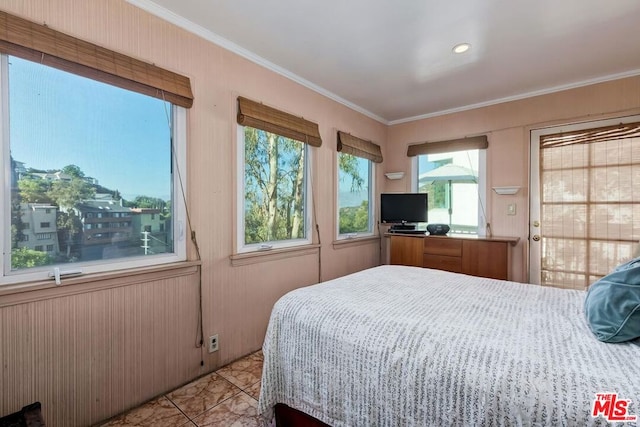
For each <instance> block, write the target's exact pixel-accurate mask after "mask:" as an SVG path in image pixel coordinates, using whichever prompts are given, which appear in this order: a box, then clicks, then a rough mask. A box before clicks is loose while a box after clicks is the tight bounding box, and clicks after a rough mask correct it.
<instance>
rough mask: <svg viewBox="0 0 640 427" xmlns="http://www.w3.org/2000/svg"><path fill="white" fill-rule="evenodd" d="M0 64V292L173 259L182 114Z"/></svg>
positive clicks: (144, 99)
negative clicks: (0, 286)
mask: <svg viewBox="0 0 640 427" xmlns="http://www.w3.org/2000/svg"><path fill="white" fill-rule="evenodd" d="M1 59H2V68H1V76H0V78H1V81H2V86H1V87H2V92H1V93H0V97H1V102H2V105H3V107H4V108H3V111H4V115H3V117H2V125H3V126H2V127H3V129H4V131H3V134H2V146H3V150H2V155H1V160H2V165H3V167H4V170H5V171H8V172H7V173H5V174H4V176H5V177H6V178H5V181H4V184H3V186H2V189H1V194H0V195H1V200H2V204H1V206H2V218H3V230H4V235H3V239H4V257H3V258H2V271H3V283H15V282H20V281H25V280H39V279H45V278H48V277H49V276H50V275H51V274H52V272H53V271H56V273H60V274H62V275H63V276H64V273H65V271H70V270H72V271H74V272H75V273H78V272H81V273H90V272H96V271H105V270H114V269H118V268H128V267H137V266H146V265H150V264H158V263H164V262H172V261H177V260H182V259H185V246H184V239H182V238H181V237H180V233H181V231H182V228H183V226H184V224H183V222H182V221H183V218H184V207H183V202H182V195H181V194H182V193H181V188H180V185H179V184H178V183H179V182H180V181H179V180H178V177H177V173H176V172H177V171H180V172H182V173H183V174H184V172H185V168H184V157H185V155H184V154H185V153H184V149H185V129H184V127H185V123H186V120H185V118H186V114H185V110H184V109H182V108H180V107H177V106H175V105H172V104H171V103H169V102H166V101H163V100H162V99H157V98H154V97H150V96H147V95H142V94H140V93H138V92H133V91H130V90H125V89H121V88H119V87H115V86H111V85H108V84H105V83H101V82H98V81H96V80H92V79H89V78H85V77H80V76H79V75H76V74H71V73H68V72H64V71H60V70H58V69H55V68H51V67H48V66H45V65H41V64H39V63H35V62H31V61H28V60H24V59H21V58H17V57H14V56H8V55H2V58H1ZM172 140H173V147H172ZM154 215H157V216H159V218H160V222H158V220H157V219H156V218H154ZM147 230H148V231H147ZM97 231H100V233H98V232H97ZM29 236H37V237H36V238H33V237H32V239H29ZM43 239H44V240H49V241H50V242H49V243H48V244H47V245H46V251H44V250H43V249H44V248H43V246H42V245H41V244H36V243H38V242H37V241H38V240H43Z"/></svg>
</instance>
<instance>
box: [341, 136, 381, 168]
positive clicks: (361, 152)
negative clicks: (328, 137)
mask: <svg viewBox="0 0 640 427" xmlns="http://www.w3.org/2000/svg"><path fill="white" fill-rule="evenodd" d="M338 151H340V152H342V153H346V154H352V155H354V156H358V157H362V158H364V159H368V160H371V161H372V162H374V163H382V151H381V150H380V146H379V145H378V144H374V143H373V142H371V141H367V140H365V139H361V138H357V137H355V136H353V135H350V134H348V133H346V132H342V131H338Z"/></svg>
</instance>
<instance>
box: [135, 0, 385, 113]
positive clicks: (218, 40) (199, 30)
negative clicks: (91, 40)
mask: <svg viewBox="0 0 640 427" xmlns="http://www.w3.org/2000/svg"><path fill="white" fill-rule="evenodd" d="M126 1H127V3H130V4H132V5H133V6H136V7H138V8H140V9H142V10H145V11H147V12H149V13H151V14H152V15H155V16H157V17H159V18H161V19H163V20H165V21H167V22H170V23H172V24H174V25H176V26H178V27H180V28H182V29H183V30H186V31H189V32H190V33H193V34H195V35H197V36H199V37H201V38H203V39H205V40H207V41H210V42H211V43H214V44H216V45H218V46H220V47H222V48H223V49H226V50H229V51H231V52H233V53H235V54H237V55H239V56H241V57H243V58H245V59H248V60H249V61H251V62H253V63H255V64H258V65H260V66H262V67H264V68H266V69H268V70H270V71H273V72H274V73H277V74H280V75H281V76H284V77H286V78H288V79H289V80H292V81H294V82H296V83H298V84H300V85H302V86H304V87H306V88H308V89H311V90H313V91H314V92H317V93H319V94H320V95H323V96H325V97H327V98H329V99H332V100H333V101H336V102H338V103H340V104H342V105H344V106H346V107H348V108H350V109H352V110H354V111H357V112H358V113H361V114H364V115H365V116H367V117H369V118H372V119H373V120H376V121H378V122H380V123H382V124H384V125H389V121H388V120H386V119H384V118H382V117H380V116H378V115H377V114H374V113H372V112H371V111H369V110H366V109H364V108H362V107H360V106H359V105H356V104H354V103H352V102H350V101H347V100H346V99H344V98H342V97H340V96H338V95H336V94H335V93H333V92H330V91H328V90H326V89H324V88H323V87H320V86H318V85H316V84H314V83H312V82H310V81H309V80H306V79H304V78H302V77H300V76H298V75H297V74H294V73H292V72H291V71H289V70H287V69H285V68H282V67H280V66H279V65H276V64H274V63H273V62H271V61H268V60H266V59H264V58H263V57H261V56H259V55H256V54H255V53H253V52H251V51H249V50H247V49H245V48H243V47H241V46H238V45H237V44H235V43H234V42H232V41H230V40H227V39H225V38H224V37H222V36H220V35H218V34H216V33H214V32H213V31H210V30H207V29H206V28H204V27H202V26H200V25H198V24H196V23H194V22H192V21H189V20H188V19H185V18H184V17H182V16H180V15H178V14H176V13H173V12H171V11H170V10H168V9H165V8H164V7H161V6H159V5H157V4H156V3H154V2H153V1H151V0H126Z"/></svg>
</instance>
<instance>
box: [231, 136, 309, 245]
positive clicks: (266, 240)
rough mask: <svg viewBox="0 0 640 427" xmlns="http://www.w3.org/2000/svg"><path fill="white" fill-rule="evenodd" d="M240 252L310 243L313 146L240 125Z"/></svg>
mask: <svg viewBox="0 0 640 427" xmlns="http://www.w3.org/2000/svg"><path fill="white" fill-rule="evenodd" d="M239 129H240V131H239V136H238V139H239V141H240V149H239V150H238V152H239V166H240V170H241V171H242V173H243V176H244V180H242V179H240V180H238V185H239V188H238V194H239V197H238V203H239V205H238V206H239V209H238V210H239V213H240V221H239V227H238V230H239V233H238V240H239V242H238V243H239V244H238V249H239V251H241V252H242V251H251V250H264V249H271V248H277V247H286V246H295V245H300V244H306V243H310V241H311V232H310V223H311V218H310V215H309V213H310V210H309V209H308V205H309V200H308V197H307V194H308V180H307V175H308V172H307V165H308V157H309V154H308V151H309V150H308V145H307V144H304V143H302V142H300V141H296V140H294V139H291V138H287V137H284V136H281V135H279V134H276V133H272V132H266V131H264V130H260V129H256V128H253V127H250V126H240V127H239Z"/></svg>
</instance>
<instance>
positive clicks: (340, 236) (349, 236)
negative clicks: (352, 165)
mask: <svg viewBox="0 0 640 427" xmlns="http://www.w3.org/2000/svg"><path fill="white" fill-rule="evenodd" d="M340 155H351V156H354V157H357V158H358V159H363V160H366V161H367V162H369V168H368V169H369V177H368V180H369V209H368V210H369V231H367V232H355V233H340ZM335 164H336V174H335V175H336V186H335V188H336V211H335V213H336V215H335V219H336V225H335V233H336V240H355V239H359V238H367V237H372V236H374V235H375V233H376V231H375V226H374V225H375V220H376V216H375V212H376V210H375V208H376V206H377V205H376V201H375V195H376V194H377V193H376V191H375V184H376V182H375V176H376V164H375V162H373V161H372V160H370V159H365V158H364V157H360V156H356V155H353V154H346V153H342V152H340V151H338V152H336V157H335Z"/></svg>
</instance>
